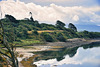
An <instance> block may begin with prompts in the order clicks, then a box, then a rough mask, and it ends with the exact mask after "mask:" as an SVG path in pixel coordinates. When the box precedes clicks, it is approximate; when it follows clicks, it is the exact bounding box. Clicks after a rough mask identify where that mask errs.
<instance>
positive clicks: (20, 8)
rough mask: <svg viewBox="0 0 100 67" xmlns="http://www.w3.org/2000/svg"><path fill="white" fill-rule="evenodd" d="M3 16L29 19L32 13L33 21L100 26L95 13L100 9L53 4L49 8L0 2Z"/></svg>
mask: <svg viewBox="0 0 100 67" xmlns="http://www.w3.org/2000/svg"><path fill="white" fill-rule="evenodd" d="M0 6H1V7H2V12H3V16H4V14H11V15H13V16H14V17H16V18H17V19H23V18H27V17H29V12H32V13H33V17H34V19H36V20H38V21H40V22H47V23H52V24H55V23H56V21H57V20H61V21H63V22H65V23H69V22H73V23H76V22H78V23H79V22H80V21H81V22H91V20H92V21H95V23H98V24H100V23H99V22H100V16H99V15H97V14H95V12H100V7H99V6H95V7H82V6H73V7H63V6H58V5H55V4H50V6H44V7H42V6H40V5H36V4H34V3H28V4H25V3H24V2H0Z"/></svg>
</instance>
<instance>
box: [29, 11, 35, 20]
mask: <svg viewBox="0 0 100 67" xmlns="http://www.w3.org/2000/svg"><path fill="white" fill-rule="evenodd" d="M29 14H30V15H31V17H30V20H31V21H33V22H34V19H33V17H32V12H29Z"/></svg>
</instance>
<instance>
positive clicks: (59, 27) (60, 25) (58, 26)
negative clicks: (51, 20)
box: [56, 20, 65, 30]
mask: <svg viewBox="0 0 100 67" xmlns="http://www.w3.org/2000/svg"><path fill="white" fill-rule="evenodd" d="M64 26H65V23H63V22H61V21H59V20H57V22H56V27H57V28H58V29H59V30H63V28H64Z"/></svg>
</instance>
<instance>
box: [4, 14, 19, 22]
mask: <svg viewBox="0 0 100 67" xmlns="http://www.w3.org/2000/svg"><path fill="white" fill-rule="evenodd" d="M5 17H6V18H7V19H8V20H9V21H11V22H14V23H18V21H17V20H16V18H14V17H13V16H11V15H5Z"/></svg>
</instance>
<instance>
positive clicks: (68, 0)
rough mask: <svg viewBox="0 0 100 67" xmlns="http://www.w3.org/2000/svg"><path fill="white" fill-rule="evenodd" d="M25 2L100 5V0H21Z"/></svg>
mask: <svg viewBox="0 0 100 67" xmlns="http://www.w3.org/2000/svg"><path fill="white" fill-rule="evenodd" d="M21 1H23V2H25V3H29V2H34V3H36V4H38V5H43V6H44V5H49V4H51V3H54V4H56V5H60V6H87V7H88V6H96V5H100V0H21Z"/></svg>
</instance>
